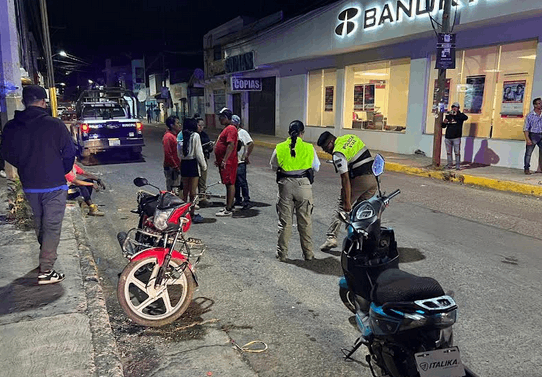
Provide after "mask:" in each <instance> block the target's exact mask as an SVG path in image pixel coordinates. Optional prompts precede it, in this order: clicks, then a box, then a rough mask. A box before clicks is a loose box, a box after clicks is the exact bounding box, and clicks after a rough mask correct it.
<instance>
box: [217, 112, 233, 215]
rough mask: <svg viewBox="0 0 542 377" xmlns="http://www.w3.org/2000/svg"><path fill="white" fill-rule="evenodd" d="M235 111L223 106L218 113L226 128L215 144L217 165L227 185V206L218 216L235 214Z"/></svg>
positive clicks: (221, 177) (221, 122) (223, 181)
mask: <svg viewBox="0 0 542 377" xmlns="http://www.w3.org/2000/svg"><path fill="white" fill-rule="evenodd" d="M232 116H233V113H232V111H231V110H230V109H228V108H226V107H225V108H223V109H222V110H220V113H218V120H219V121H220V124H221V125H223V126H224V127H225V128H224V129H223V130H222V132H221V133H220V136H219V137H218V140H217V142H216V145H215V156H216V161H215V165H216V166H218V169H219V171H220V179H221V180H222V183H223V184H224V185H226V207H225V208H224V209H222V210H220V211H219V212H217V213H216V216H218V217H228V216H231V215H232V214H233V201H234V199H235V180H236V178H237V164H238V159H237V137H238V136H237V127H236V126H234V125H233V124H232V121H231V118H232Z"/></svg>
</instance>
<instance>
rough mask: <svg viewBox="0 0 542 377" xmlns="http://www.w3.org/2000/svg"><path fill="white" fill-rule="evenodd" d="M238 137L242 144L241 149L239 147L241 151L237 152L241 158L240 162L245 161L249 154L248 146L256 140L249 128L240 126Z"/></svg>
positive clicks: (239, 158)
mask: <svg viewBox="0 0 542 377" xmlns="http://www.w3.org/2000/svg"><path fill="white" fill-rule="evenodd" d="M237 137H238V142H239V143H240V144H241V149H239V152H237V158H238V160H239V163H243V162H245V158H246V154H247V146H248V145H249V144H250V143H253V142H254V141H253V140H252V138H251V137H250V135H249V133H248V132H247V130H245V129H243V128H239V131H237Z"/></svg>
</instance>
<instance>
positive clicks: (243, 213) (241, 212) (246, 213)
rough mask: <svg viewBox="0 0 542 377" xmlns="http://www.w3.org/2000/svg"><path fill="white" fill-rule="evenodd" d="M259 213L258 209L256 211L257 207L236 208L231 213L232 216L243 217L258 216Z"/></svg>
mask: <svg viewBox="0 0 542 377" xmlns="http://www.w3.org/2000/svg"><path fill="white" fill-rule="evenodd" d="M259 214H260V211H258V210H257V209H238V210H236V211H235V212H234V213H233V215H232V217H233V218H241V219H245V218H249V217H255V216H258V215H259Z"/></svg>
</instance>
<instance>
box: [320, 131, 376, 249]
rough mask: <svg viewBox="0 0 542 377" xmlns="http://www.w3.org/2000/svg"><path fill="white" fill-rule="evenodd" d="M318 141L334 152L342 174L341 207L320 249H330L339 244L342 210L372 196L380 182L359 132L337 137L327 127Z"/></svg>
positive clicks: (336, 212) (337, 170)
mask: <svg viewBox="0 0 542 377" xmlns="http://www.w3.org/2000/svg"><path fill="white" fill-rule="evenodd" d="M317 144H318V146H319V147H321V148H322V149H323V150H324V152H327V153H329V154H331V155H332V157H333V165H334V166H335V171H336V172H337V173H339V174H340V175H341V195H340V196H339V208H338V210H337V211H335V214H334V216H333V219H332V221H331V224H330V226H329V229H328V231H327V240H326V242H324V244H323V245H322V246H320V250H322V251H329V250H331V249H333V248H334V247H337V233H338V232H339V227H340V226H341V219H340V217H339V212H340V211H346V212H350V211H351V210H352V205H353V204H355V203H356V202H358V201H362V200H366V199H369V198H371V197H372V196H373V195H374V194H375V193H376V189H377V183H376V179H375V177H374V175H373V171H372V162H373V158H372V157H371V153H370V152H369V150H368V149H367V147H366V146H365V143H364V142H363V141H361V139H360V138H359V137H357V136H356V135H343V136H340V137H335V136H334V135H333V134H331V133H330V132H328V131H325V132H323V133H322V134H321V135H320V137H319V138H318V143H317Z"/></svg>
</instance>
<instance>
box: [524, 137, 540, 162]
mask: <svg viewBox="0 0 542 377" xmlns="http://www.w3.org/2000/svg"><path fill="white" fill-rule="evenodd" d="M529 139H531V141H532V142H533V144H532V145H526V146H525V161H524V164H523V169H525V170H529V169H530V167H531V155H532V154H533V151H534V147H535V146H537V145H538V153H542V134H535V133H532V132H530V133H529Z"/></svg>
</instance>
